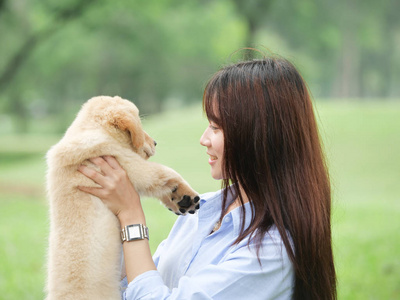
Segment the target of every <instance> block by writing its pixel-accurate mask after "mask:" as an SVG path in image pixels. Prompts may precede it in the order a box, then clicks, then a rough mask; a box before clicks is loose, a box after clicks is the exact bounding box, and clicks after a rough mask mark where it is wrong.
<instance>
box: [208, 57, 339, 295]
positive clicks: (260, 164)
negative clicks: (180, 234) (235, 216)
mask: <svg viewBox="0 0 400 300" xmlns="http://www.w3.org/2000/svg"><path fill="white" fill-rule="evenodd" d="M203 108H204V110H205V112H206V114H207V117H208V119H209V120H212V121H214V122H215V123H216V124H217V125H218V126H219V127H220V128H221V129H222V130H223V133H224V145H225V146H224V147H225V148H224V158H225V159H224V171H225V173H224V174H225V176H226V178H227V179H225V180H223V188H224V190H225V192H224V201H223V205H222V207H226V206H227V195H228V190H231V189H233V190H234V193H235V194H236V195H238V198H239V200H240V201H241V203H242V209H244V206H243V195H242V194H241V192H240V191H241V189H242V190H243V191H244V193H245V194H246V196H247V197H248V198H249V199H250V203H251V211H252V222H251V225H250V226H249V227H248V228H246V229H245V228H244V224H245V221H244V220H242V226H241V232H240V234H239V236H238V238H237V240H236V242H235V243H239V242H240V241H241V240H243V239H244V238H245V237H246V236H249V237H250V240H254V241H255V242H256V244H257V245H260V244H261V243H260V241H261V240H262V238H263V237H264V235H265V234H266V233H267V231H268V230H269V229H270V228H271V226H272V225H275V226H276V227H277V229H278V230H279V233H280V235H281V236H282V240H283V243H284V245H285V248H286V250H287V252H288V255H289V257H290V259H291V261H292V263H293V266H294V270H295V287H294V299H336V274H335V267H334V263H333V254H332V240H331V189H330V181H329V175H328V171H327V167H326V163H325V159H324V154H323V151H322V147H321V141H320V137H319V134H318V129H317V124H316V120H315V116H314V111H313V105H312V102H311V99H310V95H309V92H308V88H307V85H306V84H305V82H304V80H303V78H302V76H301V75H300V74H299V72H298V71H297V70H296V68H295V67H294V66H293V64H292V63H290V62H289V61H287V60H286V59H283V58H281V57H268V58H264V59H259V60H251V61H245V62H240V63H236V64H234V65H231V66H227V67H225V68H223V69H221V70H220V71H218V72H217V73H216V74H215V75H214V76H213V77H212V78H211V80H210V81H209V82H208V84H207V86H206V88H205V91H204V96H203ZM223 214H224V211H222V214H221V218H222V216H223ZM287 232H289V234H290V236H288V234H287ZM290 239H291V240H292V243H293V248H294V249H292V247H291V241H290Z"/></svg>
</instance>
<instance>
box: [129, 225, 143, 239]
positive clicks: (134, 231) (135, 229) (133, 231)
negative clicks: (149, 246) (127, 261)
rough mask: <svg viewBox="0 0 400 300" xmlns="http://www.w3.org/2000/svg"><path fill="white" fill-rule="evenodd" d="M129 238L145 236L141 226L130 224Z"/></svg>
mask: <svg viewBox="0 0 400 300" xmlns="http://www.w3.org/2000/svg"><path fill="white" fill-rule="evenodd" d="M128 238H129V239H132V238H143V236H142V233H141V231H140V227H139V226H128Z"/></svg>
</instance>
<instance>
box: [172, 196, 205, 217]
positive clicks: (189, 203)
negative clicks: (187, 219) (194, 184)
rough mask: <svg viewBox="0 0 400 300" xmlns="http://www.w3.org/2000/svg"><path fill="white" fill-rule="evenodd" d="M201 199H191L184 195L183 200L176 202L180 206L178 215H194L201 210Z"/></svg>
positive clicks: (197, 197) (195, 197)
mask: <svg viewBox="0 0 400 300" xmlns="http://www.w3.org/2000/svg"><path fill="white" fill-rule="evenodd" d="M199 201H200V197H199V196H197V195H196V196H194V197H190V196H189V195H184V196H183V197H182V199H181V200H180V201H179V202H176V204H177V206H178V210H179V212H176V214H178V215H179V214H186V213H189V214H194V213H195V212H196V210H198V209H199V208H200V203H199Z"/></svg>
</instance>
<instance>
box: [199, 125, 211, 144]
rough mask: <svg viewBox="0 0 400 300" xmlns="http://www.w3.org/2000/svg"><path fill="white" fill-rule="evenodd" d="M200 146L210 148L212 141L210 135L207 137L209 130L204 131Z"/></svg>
mask: <svg viewBox="0 0 400 300" xmlns="http://www.w3.org/2000/svg"><path fill="white" fill-rule="evenodd" d="M200 145H202V146H205V147H209V146H210V145H211V143H210V139H209V138H208V135H207V129H206V130H204V132H203V134H202V135H201V137H200Z"/></svg>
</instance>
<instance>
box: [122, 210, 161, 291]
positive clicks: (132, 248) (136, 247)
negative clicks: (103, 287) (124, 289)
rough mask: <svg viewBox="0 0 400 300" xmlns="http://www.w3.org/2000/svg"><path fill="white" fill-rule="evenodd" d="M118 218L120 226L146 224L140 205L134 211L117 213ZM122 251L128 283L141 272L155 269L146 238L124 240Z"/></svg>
mask: <svg viewBox="0 0 400 300" xmlns="http://www.w3.org/2000/svg"><path fill="white" fill-rule="evenodd" d="M118 218H119V221H120V224H121V228H124V227H125V226H128V225H132V224H143V225H146V219H145V216H144V213H143V209H142V208H141V206H140V207H137V209H135V210H134V211H131V212H126V213H124V214H121V215H119V216H118ZM123 251H124V259H125V268H126V276H127V279H128V283H129V282H131V281H132V280H133V279H135V278H136V277H137V276H138V275H140V274H142V273H145V272H147V271H150V270H156V266H155V264H154V262H153V258H152V256H151V251H150V245H149V240H148V239H143V240H136V241H131V242H124V243H123Z"/></svg>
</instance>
